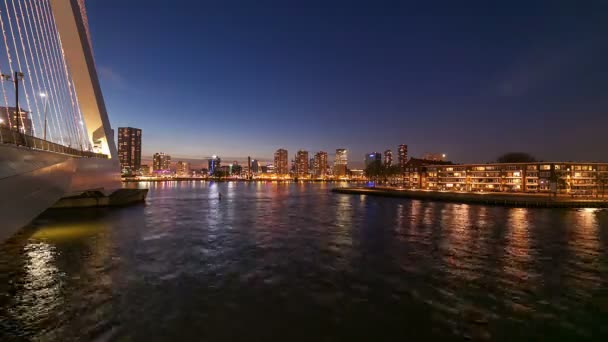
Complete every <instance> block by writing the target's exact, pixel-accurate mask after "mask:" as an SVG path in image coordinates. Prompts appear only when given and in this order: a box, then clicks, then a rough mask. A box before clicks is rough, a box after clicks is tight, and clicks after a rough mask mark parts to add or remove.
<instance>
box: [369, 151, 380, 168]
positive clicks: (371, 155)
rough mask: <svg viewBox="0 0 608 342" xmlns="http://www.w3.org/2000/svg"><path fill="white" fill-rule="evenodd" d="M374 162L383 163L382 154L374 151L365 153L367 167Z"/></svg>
mask: <svg viewBox="0 0 608 342" xmlns="http://www.w3.org/2000/svg"><path fill="white" fill-rule="evenodd" d="M373 163H376V164H377V165H382V154H381V153H379V152H373V153H368V154H366V155H365V167H368V166H370V165H371V164H373Z"/></svg>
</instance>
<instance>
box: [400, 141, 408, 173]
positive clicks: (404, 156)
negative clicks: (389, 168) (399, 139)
mask: <svg viewBox="0 0 608 342" xmlns="http://www.w3.org/2000/svg"><path fill="white" fill-rule="evenodd" d="M406 164H407V145H405V144H401V145H399V168H400V169H401V171H404V170H405V165H406Z"/></svg>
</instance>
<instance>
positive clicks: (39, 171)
mask: <svg viewBox="0 0 608 342" xmlns="http://www.w3.org/2000/svg"><path fill="white" fill-rule="evenodd" d="M117 168H118V165H117V161H116V159H98V158H80V157H72V156H69V155H65V154H59V153H53V152H46V151H37V150H32V149H29V148H25V147H20V146H13V145H6V144H3V145H0V189H1V193H0V196H1V197H2V200H0V214H1V217H0V227H1V229H0V241H2V240H4V239H6V238H8V237H10V236H11V235H13V234H14V233H15V232H16V231H17V230H19V229H20V228H21V227H23V226H25V225H27V224H28V223H29V222H30V221H31V220H32V219H33V218H35V217H36V216H38V215H40V214H41V213H42V212H43V211H45V210H46V209H47V208H49V207H51V206H52V205H53V204H55V203H56V202H57V201H58V200H59V199H61V198H62V197H65V196H69V195H73V194H78V193H81V192H84V191H87V190H91V189H96V190H100V191H102V192H104V193H105V194H109V193H110V192H112V191H114V190H116V189H118V188H120V176H119V174H118V173H117V172H115V170H117Z"/></svg>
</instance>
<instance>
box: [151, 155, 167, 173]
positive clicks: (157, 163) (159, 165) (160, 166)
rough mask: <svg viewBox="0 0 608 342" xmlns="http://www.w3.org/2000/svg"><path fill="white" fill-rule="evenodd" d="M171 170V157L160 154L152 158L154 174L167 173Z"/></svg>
mask: <svg viewBox="0 0 608 342" xmlns="http://www.w3.org/2000/svg"><path fill="white" fill-rule="evenodd" d="M170 169H171V156H170V155H168V154H166V153H163V152H160V153H154V156H153V157H152V170H153V171H154V172H163V171H169V170H170Z"/></svg>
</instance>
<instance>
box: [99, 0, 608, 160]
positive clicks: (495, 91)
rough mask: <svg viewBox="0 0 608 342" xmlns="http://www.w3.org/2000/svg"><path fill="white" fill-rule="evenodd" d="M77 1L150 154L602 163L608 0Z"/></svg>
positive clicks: (116, 94)
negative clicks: (343, 153) (284, 152)
mask: <svg viewBox="0 0 608 342" xmlns="http://www.w3.org/2000/svg"><path fill="white" fill-rule="evenodd" d="M87 6H88V15H89V22H90V26H91V31H92V35H93V45H94V52H95V56H96V62H97V66H98V72H99V73H100V76H101V82H102V87H103V91H104V95H105V100H106V103H107V106H108V110H109V114H110V118H111V121H112V126H113V127H115V128H116V127H119V126H132V127H138V128H142V129H143V137H144V138H143V139H144V140H143V144H144V155H151V154H152V153H154V152H159V151H163V152H167V153H170V154H171V155H173V156H174V159H176V158H179V157H187V158H205V157H207V156H210V155H212V154H217V155H220V156H222V157H223V159H228V160H232V159H235V158H238V159H241V158H242V157H246V156H247V155H250V156H252V157H254V158H262V159H265V158H268V159H269V158H271V157H272V154H273V152H274V151H275V150H276V149H277V148H280V147H284V148H286V149H288V151H289V156H290V158H293V155H294V154H295V152H296V150H297V149H306V150H308V151H311V152H312V151H319V150H324V151H328V152H329V153H330V154H332V155H333V152H334V151H335V149H336V148H339V147H344V148H348V149H349V150H350V156H349V159H350V160H351V161H353V162H360V161H362V159H363V155H364V153H366V152H370V151H384V150H385V149H387V148H390V149H393V151H396V149H397V145H398V144H400V143H406V144H408V145H409V148H410V155H413V156H420V155H421V154H423V153H424V152H444V153H447V154H448V156H449V159H451V160H454V161H457V162H485V161H491V160H494V159H495V158H496V157H497V156H498V155H499V154H501V153H503V152H508V151H526V152H530V153H532V154H533V155H535V156H536V157H537V158H538V159H544V160H549V159H555V160H557V159H560V160H590V161H591V160H602V161H608V139H606V132H607V127H608V39H607V38H606V37H608V2H606V1H600V0H597V1H593V0H590V1H570V0H568V1H560V0H547V1H531V0H526V1H501V2H496V1H418V2H417V4H414V2H410V1H371V0H370V1H356V0H351V1H327V0H325V1H317V0H302V1H300V0H290V1H284V0H283V1H279V0H277V1H265V0H261V1H258V0H256V1H253V0H243V1H232V0H221V1H205V0H189V1H188V0H172V1H168V0H165V1H160V0H130V1H125V0H103V1H102V0H97V1H95V0H89V1H88V2H87ZM330 159H332V160H333V157H330Z"/></svg>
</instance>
